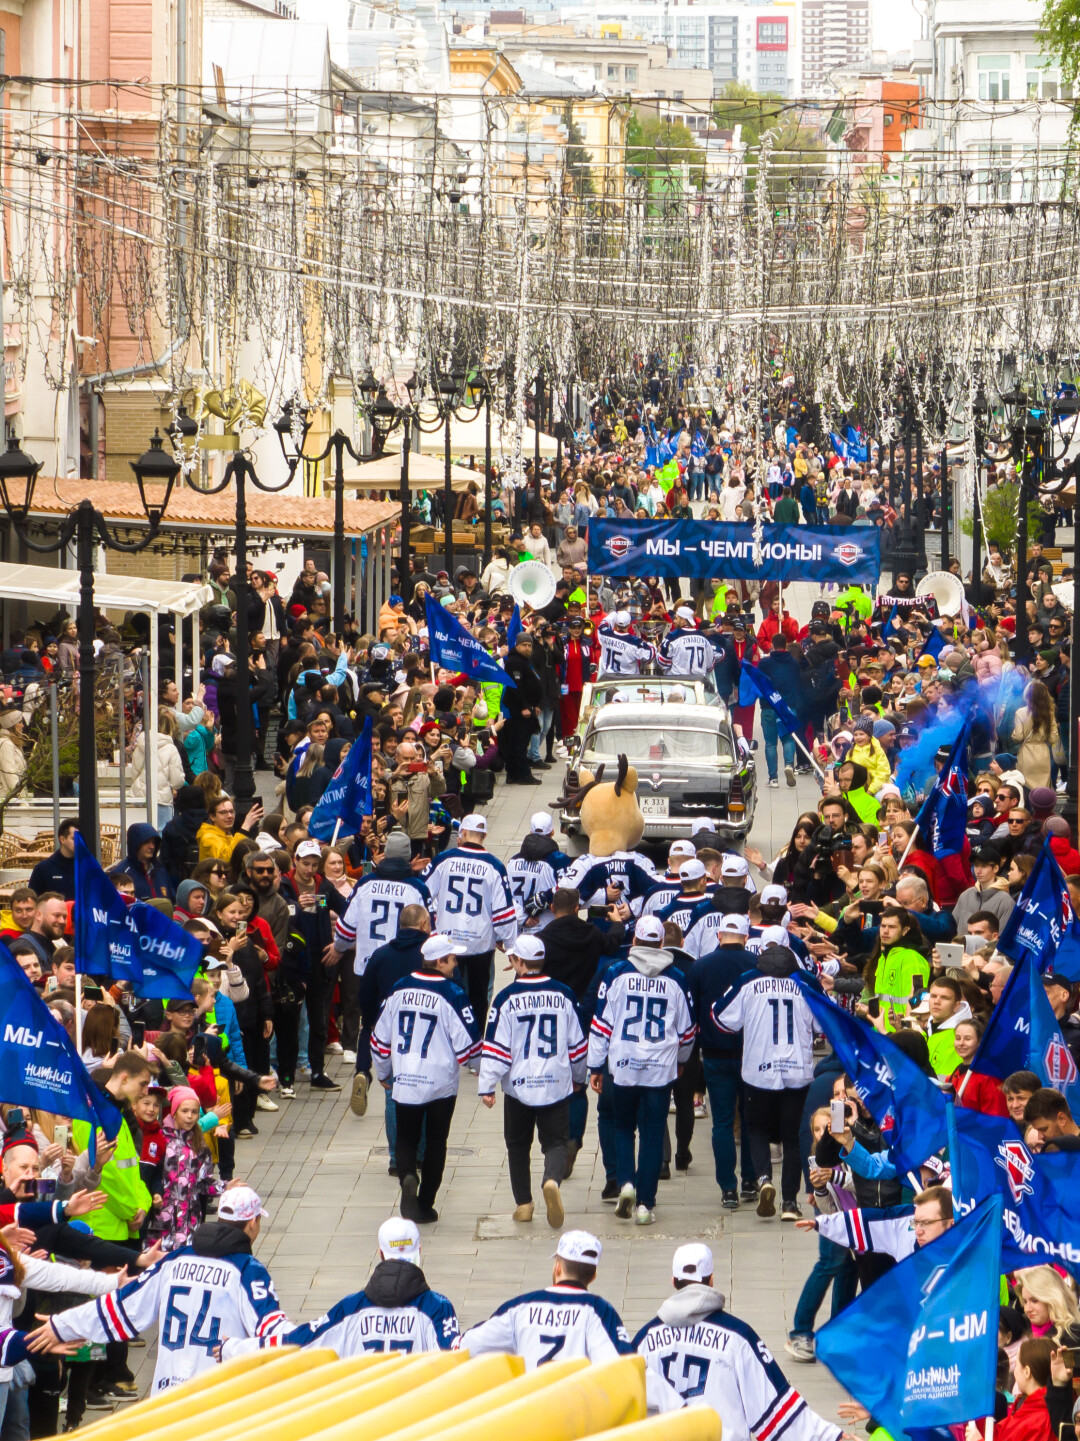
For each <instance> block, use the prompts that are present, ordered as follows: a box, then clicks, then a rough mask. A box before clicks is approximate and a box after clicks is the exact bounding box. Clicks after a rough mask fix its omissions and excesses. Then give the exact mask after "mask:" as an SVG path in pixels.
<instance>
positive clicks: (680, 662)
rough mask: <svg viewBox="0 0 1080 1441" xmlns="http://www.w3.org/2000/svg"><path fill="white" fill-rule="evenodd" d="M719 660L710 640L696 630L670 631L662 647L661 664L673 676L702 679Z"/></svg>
mask: <svg viewBox="0 0 1080 1441" xmlns="http://www.w3.org/2000/svg"><path fill="white" fill-rule="evenodd" d="M719 659H720V657H719V655H718V654H717V652H716V649H715V647H714V646H713V644H712V642H711V641H710V640H709V638H708V637H707V636H704V635H702V634H701V633H700V632H699V631H696V630H684V629H679V630H669V631H668V633H667V635H666V636H665V637H664V640H663V643H662V644H661V646H660V664H661V665H662V666H663V667H664V669H665V670H667V671H669V672H670V673H671V674H672V675H685V676H696V677H698V678H699V679H700V678H702V677H704V676H707V675H708V674H709V672H710V671H711V670H712V668H713V666H714V665H716V663H717V661H718V660H719Z"/></svg>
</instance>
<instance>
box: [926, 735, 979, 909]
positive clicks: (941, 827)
mask: <svg viewBox="0 0 1080 1441" xmlns="http://www.w3.org/2000/svg"><path fill="white" fill-rule="evenodd" d="M973 719H974V717H972V716H968V718H967V720H965V721H964V724H963V725H962V726H961V727H960V734H959V735H958V736H957V737H956V739H955V740H954V741H953V743H952V750H951V751H950V752H949V759H948V760H947V761H946V763H945V765H944V766H942V768H941V772H940V774H939V775H938V778H937V780H935V782H934V784H933V787H932V789H931V791H930V794H929V795H928V796H927V797H926V799H925V800H924V801H923V803H922V805H921V806H920V808H919V813H918V815H917V816H916V817H915V824H916V825H917V826H918V828H919V834H920V835H921V836H923V837H924V838H925V839H926V841H927V843H928V845H929V847H930V850H931V852H932V854H933V855H934V857H935V859H937V860H943V859H945V858H946V857H948V856H955V855H958V854H959V853H960V851H961V850H963V846H964V841H965V839H966V837H967V781H966V780H965V779H964V777H965V775H966V773H967V751H968V742H969V740H970V739H971V723H972V720H973ZM966 880H967V877H965V881H966Z"/></svg>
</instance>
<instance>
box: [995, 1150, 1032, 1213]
mask: <svg viewBox="0 0 1080 1441" xmlns="http://www.w3.org/2000/svg"><path fill="white" fill-rule="evenodd" d="M994 1164H995V1165H997V1166H1000V1167H1001V1169H1002V1170H1003V1171H1004V1172H1005V1179H1006V1181H1008V1183H1009V1191H1010V1192H1011V1194H1012V1198H1013V1201H1014V1202H1015V1203H1016V1204H1017V1205H1019V1204H1020V1202H1021V1201H1022V1200H1023V1199H1024V1197H1025V1196H1033V1195H1034V1194H1035V1188H1034V1186H1032V1185H1031V1178H1032V1177H1033V1176H1034V1174H1035V1167H1034V1166H1033V1165H1032V1164H1031V1152H1030V1151H1029V1150H1028V1148H1027V1147H1026V1146H1025V1145H1024V1143H1023V1141H1002V1142H1001V1144H1000V1145H999V1146H998V1153H997V1155H996V1156H995V1157H994Z"/></svg>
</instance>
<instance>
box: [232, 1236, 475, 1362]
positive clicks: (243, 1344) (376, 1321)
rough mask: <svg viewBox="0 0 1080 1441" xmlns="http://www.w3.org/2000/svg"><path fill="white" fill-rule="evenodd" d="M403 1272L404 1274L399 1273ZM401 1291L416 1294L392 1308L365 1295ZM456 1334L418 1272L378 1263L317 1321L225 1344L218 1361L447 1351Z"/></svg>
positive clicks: (443, 1300)
mask: <svg viewBox="0 0 1080 1441" xmlns="http://www.w3.org/2000/svg"><path fill="white" fill-rule="evenodd" d="M406 1266H407V1267H408V1268H409V1269H408V1271H403V1270H402V1269H401V1268H402V1267H406ZM401 1285H404V1286H405V1287H407V1288H409V1289H411V1290H417V1291H418V1292H419V1294H417V1295H415V1296H413V1298H412V1299H410V1300H407V1301H400V1302H396V1303H395V1304H394V1305H381V1304H379V1302H378V1300H372V1298H371V1296H369V1295H368V1291H369V1290H370V1291H374V1293H375V1296H376V1297H378V1296H379V1294H380V1292H382V1291H392V1290H396V1289H397V1288H398V1287H399V1286H401ZM420 1287H423V1288H424V1289H422V1290H420ZM460 1329H461V1328H460V1327H459V1325H458V1318H457V1314H456V1312H455V1311H454V1307H453V1305H452V1304H451V1302H450V1301H449V1300H448V1299H447V1297H445V1296H440V1294H439V1293H438V1291H429V1290H428V1289H427V1287H426V1283H425V1281H424V1273H423V1272H422V1271H421V1270H420V1268H419V1266H414V1265H413V1263H412V1262H411V1261H398V1260H390V1261H381V1262H380V1263H379V1265H378V1266H377V1267H376V1268H375V1271H374V1273H373V1275H372V1278H371V1280H370V1281H369V1282H368V1285H367V1287H366V1288H365V1289H364V1290H363V1291H357V1292H355V1293H354V1294H353V1295H351V1296H345V1297H344V1298H343V1299H342V1300H340V1301H339V1302H338V1303H337V1305H336V1306H332V1307H331V1308H330V1310H329V1311H328V1312H327V1313H326V1315H325V1316H320V1317H319V1318H318V1320H317V1321H309V1322H307V1323H306V1324H304V1325H302V1326H296V1327H294V1328H293V1329H292V1330H291V1331H283V1332H281V1333H279V1334H278V1335H275V1336H268V1337H266V1338H265V1339H263V1340H251V1341H229V1342H226V1344H225V1345H224V1346H223V1347H222V1353H221V1359H222V1360H223V1361H229V1360H231V1359H232V1357H234V1356H244V1355H247V1354H248V1353H249V1352H251V1351H255V1350H258V1349H259V1348H260V1347H267V1346H300V1347H301V1348H303V1347H305V1346H328V1347H329V1348H330V1349H331V1350H332V1351H336V1352H337V1354H338V1356H339V1357H340V1359H341V1360H345V1358H346V1357H348V1356H363V1355H366V1354H367V1353H368V1352H372V1351H374V1352H380V1351H405V1352H406V1353H412V1352H420V1351H449V1350H451V1349H452V1347H453V1345H454V1342H455V1341H456V1339H457V1336H458V1333H459V1331H460Z"/></svg>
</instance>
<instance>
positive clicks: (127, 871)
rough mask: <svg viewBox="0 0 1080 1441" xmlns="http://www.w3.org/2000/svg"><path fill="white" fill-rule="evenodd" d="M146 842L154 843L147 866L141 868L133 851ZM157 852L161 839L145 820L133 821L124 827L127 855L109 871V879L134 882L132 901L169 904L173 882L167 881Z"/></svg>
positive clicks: (173, 893) (174, 892) (172, 891)
mask: <svg viewBox="0 0 1080 1441" xmlns="http://www.w3.org/2000/svg"><path fill="white" fill-rule="evenodd" d="M147 841H153V842H154V854H153V856H152V857H151V859H150V861H149V863H148V864H147V865H145V866H144V865H143V864H142V862H141V861H139V860H138V859H137V858H136V852H137V851H138V849H139V847H140V846H143V845H145V844H146V842H147ZM160 849H161V836H160V835H159V834H158V832H157V831H156V830H155V829H154V827H153V826H152V825H149V824H148V823H147V822H146V821H136V823H135V824H134V825H133V826H128V833H127V855H126V856H125V857H124V859H123V860H122V861H121V862H120V864H119V865H118V866H113V868H112V870H111V871H110V872H109V875H110V876H130V877H131V878H132V880H133V881H134V882H135V899H136V900H137V901H152V900H157V899H161V898H164V899H165V900H168V901H171V900H174V899H175V897H176V891H175V890H174V889H173V883H172V881H171V880H170V879H169V873H168V871H166V869H165V867H164V866H163V865H162V864H161V862H160V860H159V859H158V853H159V851H160Z"/></svg>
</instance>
